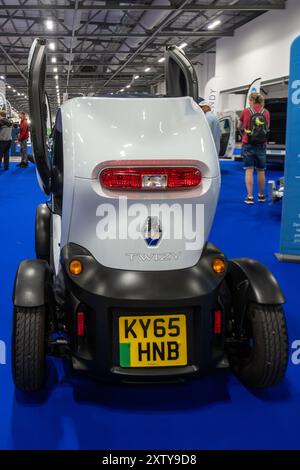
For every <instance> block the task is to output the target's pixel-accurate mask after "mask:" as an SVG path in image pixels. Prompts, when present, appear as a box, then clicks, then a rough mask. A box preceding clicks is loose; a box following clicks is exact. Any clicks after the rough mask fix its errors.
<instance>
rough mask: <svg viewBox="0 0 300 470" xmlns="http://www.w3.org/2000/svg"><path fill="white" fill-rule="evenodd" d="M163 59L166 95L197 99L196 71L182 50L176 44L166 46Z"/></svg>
mask: <svg viewBox="0 0 300 470" xmlns="http://www.w3.org/2000/svg"><path fill="white" fill-rule="evenodd" d="M165 59H166V61H165V71H166V88H167V96H191V97H192V98H193V99H194V100H195V101H197V99H198V80H197V75H196V71H195V69H194V67H193V65H192V64H191V62H190V61H189V60H188V59H187V57H186V56H185V54H184V53H183V51H182V50H181V49H180V48H179V47H177V46H168V47H167V49H166V52H165Z"/></svg>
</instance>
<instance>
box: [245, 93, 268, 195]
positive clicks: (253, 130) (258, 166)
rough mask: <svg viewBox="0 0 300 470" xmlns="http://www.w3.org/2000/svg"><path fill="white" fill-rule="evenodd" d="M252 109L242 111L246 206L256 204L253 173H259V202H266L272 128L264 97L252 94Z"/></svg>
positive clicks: (250, 99)
mask: <svg viewBox="0 0 300 470" xmlns="http://www.w3.org/2000/svg"><path fill="white" fill-rule="evenodd" d="M249 104H250V107H249V108H246V109H244V110H243V111H242V113H241V115H240V120H239V125H238V127H239V129H240V130H242V131H243V138H242V157H243V159H244V169H245V171H246V173H245V183H246V188H247V193H248V194H247V196H246V198H245V201H244V202H245V203H246V204H254V197H253V173H254V169H255V170H256V171H257V183H258V190H259V193H258V202H266V196H265V185H266V160H267V139H268V132H269V128H270V113H269V111H268V110H267V109H265V108H264V105H265V100H264V97H263V96H262V95H261V94H259V93H252V94H251V95H250V97H249Z"/></svg>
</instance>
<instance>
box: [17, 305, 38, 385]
mask: <svg viewBox="0 0 300 470" xmlns="http://www.w3.org/2000/svg"><path fill="white" fill-rule="evenodd" d="M12 369H13V379H14V383H15V385H16V387H18V388H19V389H20V390H23V391H26V392H33V391H37V390H39V389H40V388H42V386H43V384H44V381H45V375H46V310H45V307H44V306H41V307H34V308H27V307H15V308H14V321H13V338H12Z"/></svg>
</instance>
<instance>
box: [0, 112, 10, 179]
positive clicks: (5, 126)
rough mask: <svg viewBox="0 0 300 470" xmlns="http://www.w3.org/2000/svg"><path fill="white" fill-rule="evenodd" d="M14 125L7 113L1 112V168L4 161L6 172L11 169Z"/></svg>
mask: <svg viewBox="0 0 300 470" xmlns="http://www.w3.org/2000/svg"><path fill="white" fill-rule="evenodd" d="M11 133H12V123H11V122H10V121H9V120H8V119H7V118H6V112H5V111H1V112H0V166H2V159H3V160H4V170H8V167H9V149H10V146H11Z"/></svg>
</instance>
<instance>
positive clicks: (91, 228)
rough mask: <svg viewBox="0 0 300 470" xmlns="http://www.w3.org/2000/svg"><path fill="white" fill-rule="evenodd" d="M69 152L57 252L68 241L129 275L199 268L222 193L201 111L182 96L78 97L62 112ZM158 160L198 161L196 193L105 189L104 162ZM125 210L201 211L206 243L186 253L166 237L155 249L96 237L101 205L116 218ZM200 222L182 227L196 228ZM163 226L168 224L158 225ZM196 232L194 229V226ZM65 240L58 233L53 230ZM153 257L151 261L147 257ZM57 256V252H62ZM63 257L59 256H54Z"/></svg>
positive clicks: (142, 242)
mask: <svg viewBox="0 0 300 470" xmlns="http://www.w3.org/2000/svg"><path fill="white" fill-rule="evenodd" d="M61 113H62V129H63V153H64V179H63V181H64V187H63V210H62V226H61V240H59V239H57V237H54V248H55V250H54V251H56V252H58V251H59V250H61V249H62V248H63V247H64V246H65V245H66V244H67V243H71V242H72V243H76V244H78V245H80V246H83V247H84V248H86V249H87V250H88V251H89V252H90V253H91V254H92V255H93V256H94V258H95V259H96V260H97V261H98V262H99V263H100V264H101V265H103V266H106V267H113V268H116V269H126V270H147V271H161V270H170V269H182V268H187V267H190V266H193V265H195V264H196V263H197V262H198V261H199V258H200V256H201V253H202V248H203V245H204V244H205V242H206V241H207V239H208V236H209V233H210V229H211V225H212V221H213V218H214V214H215V209H216V205H217V201H218V195H219V188H220V169H219V163H218V158H217V155H216V150H215V145H214V142H213V139H212V136H211V132H210V130H209V127H208V124H207V122H206V119H205V116H204V114H203V112H202V111H201V110H200V108H199V106H198V105H197V104H196V103H195V102H194V101H193V99H192V98H190V97H183V98H155V97H154V98H90V97H86V98H76V99H72V100H70V101H67V102H66V103H65V104H63V106H62V108H61ZM153 160H159V161H160V162H163V164H165V165H170V164H172V162H173V164H174V163H175V164H176V162H177V163H179V164H181V162H182V161H186V162H191V161H192V162H193V165H196V166H197V167H198V168H199V169H200V171H201V174H202V181H201V184H200V185H199V186H198V187H197V188H195V189H191V190H180V191H164V192H163V191H158V192H153V191H151V192H146V191H139V192H128V191H127V192H123V191H122V192H120V191H111V190H105V189H104V188H102V187H101V184H100V182H99V173H100V172H101V170H102V169H103V168H104V167H105V166H109V163H107V162H116V161H117V162H118V164H122V162H125V161H130V163H131V165H132V166H134V163H135V162H136V161H143V162H145V165H148V166H149V164H151V161H153ZM120 195H121V196H126V197H127V198H128V201H127V203H128V207H129V208H130V206H132V205H133V204H136V203H143V204H144V205H146V207H147V208H148V210H149V215H151V211H150V205H151V204H153V203H155V204H162V203H166V202H167V203H169V204H176V207H175V208H174V210H175V219H176V217H177V215H178V216H179V215H180V214H179V213H178V214H177V213H176V212H180V211H181V210H182V209H183V207H184V204H192V205H193V206H194V207H196V205H197V204H200V205H203V206H204V217H203V224H204V226H203V242H202V246H201V247H198V249H196V250H186V243H187V242H189V240H186V239H185V238H184V237H183V238H182V239H176V238H175V235H174V233H171V236H170V237H169V239H164V237H162V240H161V243H160V244H159V246H157V247H156V248H153V247H148V246H147V245H146V243H145V240H144V239H143V236H142V234H141V237H140V238H139V239H138V240H132V239H129V238H127V239H124V240H119V239H115V240H111V239H99V233H98V234H97V224H98V223H99V220H100V219H99V217H98V216H97V213H99V209H98V208H99V206H101V205H103V204H107V203H109V204H112V205H113V206H114V207H115V210H116V213H117V214H118V204H119V198H120ZM192 219H195V217H191V218H190V220H188V221H187V220H186V219H185V223H190V224H191V225H193V224H195V220H192ZM161 223H162V227H163V226H164V221H163V220H162V221H161ZM194 228H196V227H194ZM55 232H56V233H58V234H60V230H59V229H56V231H55ZM147 254H149V256H147ZM57 255H58V253H57ZM56 259H58V256H56Z"/></svg>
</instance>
